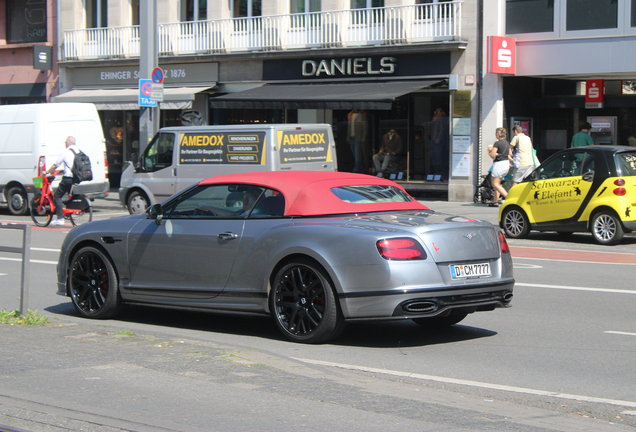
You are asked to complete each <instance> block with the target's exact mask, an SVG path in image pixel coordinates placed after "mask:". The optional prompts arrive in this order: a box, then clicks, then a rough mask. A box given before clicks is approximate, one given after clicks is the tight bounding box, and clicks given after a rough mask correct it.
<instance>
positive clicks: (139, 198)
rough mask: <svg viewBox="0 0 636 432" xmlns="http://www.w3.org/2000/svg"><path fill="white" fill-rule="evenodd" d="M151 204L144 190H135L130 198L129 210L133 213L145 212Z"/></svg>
mask: <svg viewBox="0 0 636 432" xmlns="http://www.w3.org/2000/svg"><path fill="white" fill-rule="evenodd" d="M149 205H150V202H149V200H148V197H146V195H145V194H144V193H143V192H138V191H135V192H133V193H131V194H130V197H129V198H128V212H129V213H130V214H132V215H135V214H143V213H145V212H146V209H147V208H148V206H149Z"/></svg>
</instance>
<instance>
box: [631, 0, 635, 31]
mask: <svg viewBox="0 0 636 432" xmlns="http://www.w3.org/2000/svg"><path fill="white" fill-rule="evenodd" d="M631 9H632V20H631V22H632V24H631V26H632V27H636V0H632V8H631Z"/></svg>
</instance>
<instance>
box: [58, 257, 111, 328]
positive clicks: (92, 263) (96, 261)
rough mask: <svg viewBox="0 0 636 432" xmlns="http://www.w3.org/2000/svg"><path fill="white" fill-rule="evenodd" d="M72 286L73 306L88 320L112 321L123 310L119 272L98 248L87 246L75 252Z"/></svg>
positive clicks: (70, 270) (70, 276) (70, 285)
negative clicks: (109, 319)
mask: <svg viewBox="0 0 636 432" xmlns="http://www.w3.org/2000/svg"><path fill="white" fill-rule="evenodd" d="M68 283H69V291H70V294H71V300H72V301H73V306H75V309H76V310H77V311H78V312H79V313H80V314H81V315H83V316H84V317H86V318H100V319H104V318H112V317H113V316H115V315H116V314H117V312H119V310H120V309H121V305H122V302H121V298H120V296H119V291H118V281H117V273H116V272H115V268H114V266H113V264H112V263H111V261H110V259H109V258H108V256H106V254H105V253H104V252H103V251H102V250H101V249H100V248H98V247H94V246H86V247H83V248H82V249H80V250H79V251H77V253H75V255H74V256H73V258H72V259H71V262H70V266H69V278H68Z"/></svg>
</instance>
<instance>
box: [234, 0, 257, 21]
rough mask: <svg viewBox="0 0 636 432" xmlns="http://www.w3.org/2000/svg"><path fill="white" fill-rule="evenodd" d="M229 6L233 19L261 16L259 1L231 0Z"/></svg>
mask: <svg viewBox="0 0 636 432" xmlns="http://www.w3.org/2000/svg"><path fill="white" fill-rule="evenodd" d="M231 4H232V17H234V18H249V17H257V16H261V0H232V3H231Z"/></svg>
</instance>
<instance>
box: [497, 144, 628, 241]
mask: <svg viewBox="0 0 636 432" xmlns="http://www.w3.org/2000/svg"><path fill="white" fill-rule="evenodd" d="M499 225H500V226H501V228H503V229H504V231H505V233H506V235H507V236H508V237H510V238H525V237H527V236H528V233H529V232H530V230H537V231H556V232H557V233H559V234H562V235H566V234H571V233H573V232H586V231H589V232H591V233H592V236H593V237H594V240H595V241H596V242H598V243H600V244H606V245H612V244H617V243H619V242H620V241H621V239H622V238H623V235H624V234H625V233H626V232H631V231H634V230H636V149H634V148H633V147H624V146H586V147H576V148H569V149H566V150H562V151H560V152H558V153H556V154H554V155H553V156H552V157H550V158H549V159H548V160H546V161H545V162H544V163H542V164H541V165H540V166H539V167H538V168H536V169H535V170H534V171H533V172H532V174H530V175H529V176H528V178H526V179H525V180H524V181H523V182H522V183H519V184H518V185H516V186H514V187H512V188H511V189H510V191H509V193H508V196H507V197H506V201H505V203H504V204H503V205H502V206H501V208H500V210H499Z"/></svg>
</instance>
